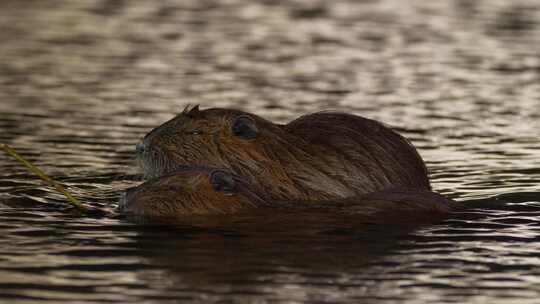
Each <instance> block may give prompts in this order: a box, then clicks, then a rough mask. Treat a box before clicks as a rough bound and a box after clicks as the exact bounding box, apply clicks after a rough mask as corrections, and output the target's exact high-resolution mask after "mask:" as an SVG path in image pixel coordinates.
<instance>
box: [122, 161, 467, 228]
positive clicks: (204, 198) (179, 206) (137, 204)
mask: <svg viewBox="0 0 540 304" xmlns="http://www.w3.org/2000/svg"><path fill="white" fill-rule="evenodd" d="M211 172H212V170H211V169H204V168H184V169H182V170H180V171H178V172H175V173H172V174H168V175H166V176H163V177H160V178H157V179H153V180H150V181H147V182H145V183H143V184H142V185H140V186H138V187H135V188H133V189H131V190H129V191H128V192H127V193H126V195H125V198H124V201H123V202H122V203H121V211H122V212H123V213H127V214H129V215H135V216H140V217H143V218H150V219H158V220H159V219H162V220H163V219H179V218H182V217H185V216H193V215H223V214H249V213H254V212H259V211H271V210H282V212H295V211H324V212H333V213H336V212H337V213H345V214H355V215H362V216H365V217H366V218H370V217H379V218H381V217H383V218H384V216H385V215H388V216H391V215H392V214H397V215H402V213H403V212H409V213H411V214H417V215H419V216H420V215H422V216H429V215H430V214H431V215H436V214H439V215H443V214H448V213H451V212H453V211H456V210H460V209H461V208H462V206H461V205H460V204H459V203H457V202H454V201H452V200H450V199H447V198H445V197H444V196H442V195H439V194H436V193H433V192H431V191H427V190H418V189H391V190H385V191H379V192H374V193H369V194H364V195H360V196H355V197H350V198H346V199H339V200H324V201H317V202H311V201H279V200H270V199H268V198H267V197H266V196H265V194H264V192H262V191H261V189H257V188H256V187H255V186H252V185H250V184H249V183H247V181H245V180H244V179H243V178H241V177H239V176H235V175H231V176H234V181H235V186H234V191H232V192H228V193H223V192H220V191H218V190H216V189H215V188H213V187H212V185H211V183H210V175H211ZM259 213H260V212H259Z"/></svg>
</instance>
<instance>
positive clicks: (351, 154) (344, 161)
mask: <svg viewBox="0 0 540 304" xmlns="http://www.w3.org/2000/svg"><path fill="white" fill-rule="evenodd" d="M137 151H138V156H139V159H140V161H141V165H142V168H143V170H144V171H145V173H146V175H147V176H149V177H157V176H161V175H164V174H167V173H168V172H171V171H174V170H176V169H177V168H178V167H182V166H187V165H198V166H207V167H217V168H225V169H229V170H231V171H232V172H234V173H235V174H238V175H240V176H244V177H245V178H246V179H247V180H248V181H249V182H250V183H252V184H255V185H257V186H258V187H260V188H262V189H263V190H264V191H265V193H267V194H268V195H269V197H270V198H272V199H277V200H321V199H336V198H345V197H350V196H355V195H360V194H365V193H370V192H375V191H381V190H384V189H389V188H400V187H403V188H417V189H424V190H430V189H431V188H430V185H429V180H428V176H427V169H426V167H425V165H424V162H423V161H422V158H421V157H420V155H419V154H418V152H417V151H416V149H415V148H414V147H413V146H412V145H411V144H410V143H409V141H407V140H406V139H405V138H404V137H402V136H401V135H399V134H397V133H396V132H394V131H393V130H391V129H390V128H388V127H386V126H384V125H383V124H382V123H379V122H377V121H374V120H371V119H367V118H363V117H359V116H355V115H351V114H345V113H335V112H320V113H315V114H310V115H306V116H303V117H300V118H298V119H296V120H294V121H292V122H290V123H288V124H286V125H280V124H274V123H272V122H270V121H268V120H265V119H263V118H261V117H259V116H257V115H254V114H251V113H246V112H242V111H239V110H232V109H221V108H211V109H206V110H199V108H198V107H194V108H192V109H186V110H184V112H182V113H181V114H179V115H178V116H176V117H174V118H173V119H171V120H169V121H167V122H166V123H164V124H163V125H161V126H159V127H157V128H155V129H154V130H152V131H151V132H149V133H148V134H147V135H146V136H145V138H144V139H143V141H142V142H141V143H140V144H138V145H137Z"/></svg>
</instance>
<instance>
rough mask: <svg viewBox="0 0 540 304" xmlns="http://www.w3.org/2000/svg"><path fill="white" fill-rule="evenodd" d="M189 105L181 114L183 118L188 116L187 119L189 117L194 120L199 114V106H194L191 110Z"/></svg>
mask: <svg viewBox="0 0 540 304" xmlns="http://www.w3.org/2000/svg"><path fill="white" fill-rule="evenodd" d="M189 106H190V105H189V104H188V105H187V106H186V107H185V108H184V111H182V114H184V115H185V116H188V117H191V118H195V117H197V116H198V115H199V114H200V112H201V111H200V110H199V105H195V106H194V107H192V108H191V109H190V108H189Z"/></svg>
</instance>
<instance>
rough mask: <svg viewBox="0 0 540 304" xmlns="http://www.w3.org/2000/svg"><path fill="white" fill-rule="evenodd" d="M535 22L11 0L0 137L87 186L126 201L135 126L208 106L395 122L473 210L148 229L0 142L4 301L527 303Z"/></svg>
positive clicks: (3, 18) (481, 9) (537, 102)
mask: <svg viewBox="0 0 540 304" xmlns="http://www.w3.org/2000/svg"><path fill="white" fill-rule="evenodd" d="M539 20H540V5H539V3H538V1H534V0H517V1H511V2H510V1H422V2H418V3H416V4H410V3H409V2H405V1H397V0H394V1H390V0H384V1H351V0H339V1H332V2H324V1H302V0H283V1H257V2H253V1H245V0H231V1H210V0H209V1H167V2H159V3H154V2H149V1H129V2H128V1H113V0H109V1H100V2H80V1H61V0H57V1H24V2H22V1H2V2H1V3H0V26H1V28H2V31H1V33H0V39H1V41H2V43H1V45H0V58H1V59H2V60H0V100H1V101H0V128H1V130H2V132H0V142H5V143H8V144H11V145H13V146H15V147H16V148H17V149H18V150H19V151H20V152H21V153H22V154H24V155H25V156H27V157H28V158H29V159H30V160H32V161H34V162H35V163H36V164H37V165H39V166H41V167H42V168H43V169H44V170H46V171H47V172H48V173H50V174H51V175H52V176H54V177H55V178H58V179H59V180H61V181H62V182H64V183H65V184H67V185H69V186H72V188H71V189H72V191H73V192H74V194H76V195H77V196H78V197H80V198H81V199H83V200H84V201H86V202H88V203H91V204H93V205H95V206H100V207H101V208H104V209H108V210H111V209H112V208H114V206H115V204H116V201H117V197H118V194H119V193H120V191H122V189H125V188H126V187H129V186H132V185H135V184H137V183H139V181H138V175H137V170H136V168H135V165H134V161H133V146H134V144H135V143H136V142H137V140H138V139H139V138H140V137H141V136H142V135H143V134H144V133H145V132H147V131H148V130H149V129H150V128H152V127H154V126H155V125H157V124H159V123H161V122H163V121H165V120H167V119H169V118H170V117H171V116H172V115H173V114H174V113H175V112H179V111H180V110H181V109H182V108H183V107H184V106H185V105H186V104H187V103H192V104H193V103H200V104H201V105H202V106H203V107H209V106H227V107H237V108H241V109H244V110H247V111H253V112H256V113H258V114H261V115H263V116H265V117H267V118H269V119H272V120H275V121H281V122H285V121H288V120H290V119H292V118H294V117H296V116H298V115H301V114H304V113H307V112H312V111H317V110H321V109H328V108H333V109H340V110H343V111H347V112H352V113H357V114H361V115H364V116H367V117H370V118H375V119H379V120H382V121H384V122H386V123H388V124H391V125H392V126H395V127H396V129H398V130H399V131H400V132H403V133H404V134H406V135H407V136H408V137H409V138H411V139H412V140H413V142H414V143H415V144H416V145H417V146H418V147H419V148H420V150H421V153H422V155H423V156H424V158H425V159H426V161H427V163H428V165H429V168H430V171H431V173H432V179H433V184H434V188H435V189H437V190H439V191H441V192H443V193H446V194H448V195H450V196H452V197H455V198H457V199H459V200H462V201H467V203H469V204H471V205H473V204H474V206H475V207H476V208H475V209H472V210H470V211H467V212H466V213H462V214H456V215H455V216H453V217H452V218H451V219H448V220H445V221H439V222H435V223H417V224H415V225H411V224H406V225H405V224H400V225H390V224H388V225H381V224H375V223H369V222H360V221H359V220H358V219H355V218H344V217H335V216H332V215H320V214H319V215H313V214H312V215H310V216H307V215H306V216H304V218H302V220H301V221H298V217H299V216H296V217H293V216H290V215H289V216H287V215H283V216H279V217H263V218H249V219H226V220H216V221H217V222H208V221H207V222H202V223H201V222H197V221H194V222H193V223H183V224H182V225H181V226H178V227H164V226H142V225H135V224H132V223H129V222H126V221H124V220H122V219H116V218H107V217H92V218H79V217H76V216H73V215H70V213H69V212H67V213H66V212H64V211H65V208H66V207H65V206H66V205H65V203H64V200H63V198H62V197H61V196H60V195H58V194H56V193H55V192H53V191H52V190H51V189H49V188H46V187H43V185H42V184H41V183H40V182H39V181H38V180H36V179H35V178H34V177H32V176H29V175H28V173H27V172H26V171H25V170H24V169H23V168H20V166H19V165H18V164H16V163H15V162H13V161H12V160H11V159H8V158H7V157H4V156H0V168H2V170H1V171H0V226H1V227H2V232H3V233H2V235H1V236H0V244H1V245H0V302H2V301H10V302H11V301H14V300H16V299H20V300H27V301H29V302H39V301H52V302H63V301H65V302H73V301H75V300H78V301H79V302H116V301H118V302H132V301H143V300H144V301H146V302H149V303H152V302H155V303H158V302H159V303H164V302H176V301H178V300H186V301H195V302H196V301H199V302H220V301H222V302H223V301H224V302H227V301H232V302H254V301H261V302H272V301H276V302H289V303H290V302H294V303H298V302H305V303H313V302H324V303H330V302H331V303H343V302H351V303H357V302H362V303H380V302H384V303H388V302H403V301H406V302H409V303H432V302H437V303H450V302H471V303H475V302H476V303H484V302H490V303H508V302H512V301H519V303H528V302H529V303H535V302H536V301H537V298H538V297H539V296H540V287H539V286H540V279H539V278H540V276H539V275H540V273H539V271H538V268H539V267H538V266H539V265H540V260H539V259H538V257H537V252H538V251H539V249H540V248H539V245H538V244H539V242H538V241H539V236H540V226H539V224H538V222H539V219H540V195H539V194H538V192H536V191H538V186H537V184H538V181H539V179H540V169H539V168H540V157H539V156H540V155H539V153H538V152H537V151H538V150H539V148H540V141H539V140H538V138H537V136H538V129H539V127H540V125H539V123H538V121H539V114H538V113H540V49H539V48H538V47H537V46H538V45H540V22H539ZM473 199H474V201H473ZM291 217H293V218H291Z"/></svg>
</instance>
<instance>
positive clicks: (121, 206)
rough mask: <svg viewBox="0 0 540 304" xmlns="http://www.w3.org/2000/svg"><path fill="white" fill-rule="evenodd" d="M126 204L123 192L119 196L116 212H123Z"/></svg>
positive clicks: (125, 196)
mask: <svg viewBox="0 0 540 304" xmlns="http://www.w3.org/2000/svg"><path fill="white" fill-rule="evenodd" d="M126 204H127V193H126V192H124V193H122V194H121V196H120V201H119V202H118V209H117V210H118V212H124V211H125V210H126Z"/></svg>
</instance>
